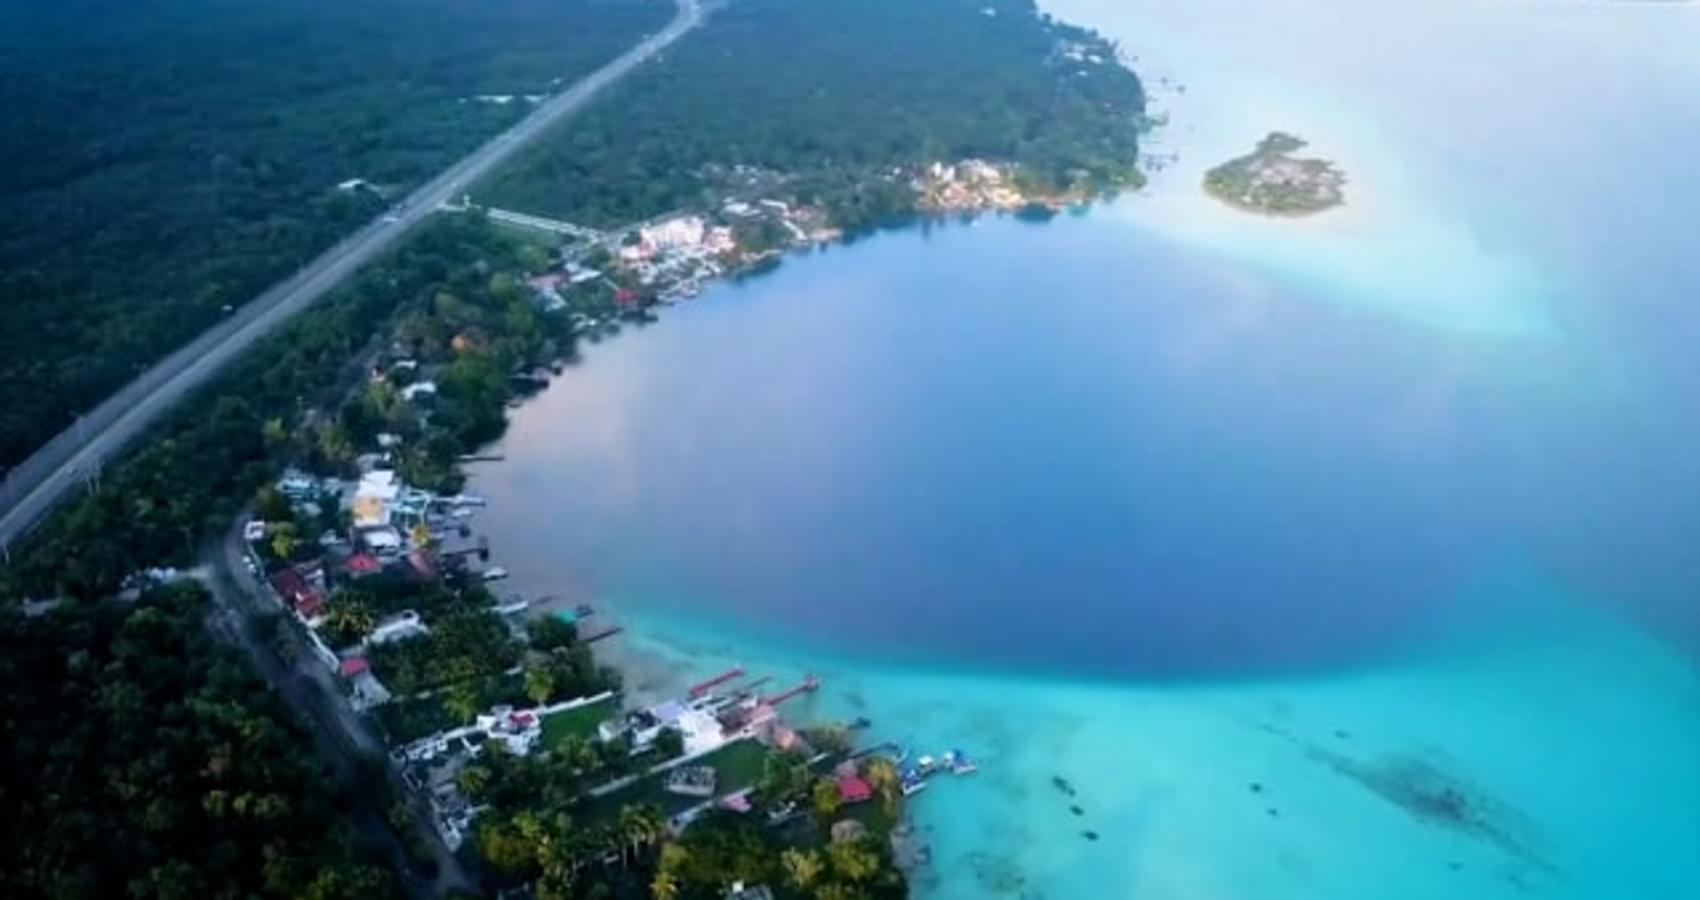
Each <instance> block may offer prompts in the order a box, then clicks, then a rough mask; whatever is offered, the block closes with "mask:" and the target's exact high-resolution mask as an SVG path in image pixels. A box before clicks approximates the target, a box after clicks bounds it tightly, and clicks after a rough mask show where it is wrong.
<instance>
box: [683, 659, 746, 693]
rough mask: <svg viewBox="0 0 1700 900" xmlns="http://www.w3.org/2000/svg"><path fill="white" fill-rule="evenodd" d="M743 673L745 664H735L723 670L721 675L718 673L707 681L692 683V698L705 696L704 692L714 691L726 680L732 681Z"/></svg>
mask: <svg viewBox="0 0 1700 900" xmlns="http://www.w3.org/2000/svg"><path fill="white" fill-rule="evenodd" d="M743 674H744V667H743V666H733V667H732V668H730V669H727V670H726V671H724V672H721V673H720V674H719V675H716V676H714V677H713V678H710V679H708V680H707V681H699V682H697V683H696V684H693V685H691V689H690V697H691V699H692V700H695V699H697V698H699V697H701V696H703V695H704V694H706V693H708V692H709V691H712V690H714V689H715V688H717V687H719V686H721V685H723V684H725V683H726V682H728V681H731V680H732V679H734V678H740V677H742V676H743Z"/></svg>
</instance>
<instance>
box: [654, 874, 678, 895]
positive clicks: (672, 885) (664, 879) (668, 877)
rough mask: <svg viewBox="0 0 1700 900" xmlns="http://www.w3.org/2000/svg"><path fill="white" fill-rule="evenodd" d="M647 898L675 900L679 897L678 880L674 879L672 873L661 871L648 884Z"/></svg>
mask: <svg viewBox="0 0 1700 900" xmlns="http://www.w3.org/2000/svg"><path fill="white" fill-rule="evenodd" d="M649 896H651V897H653V898H655V900H676V898H677V897H678V896H679V879H678V878H676V877H674V875H673V873H672V872H669V871H667V870H666V869H661V870H660V871H658V872H656V873H655V878H654V879H653V880H652V881H650V882H649Z"/></svg>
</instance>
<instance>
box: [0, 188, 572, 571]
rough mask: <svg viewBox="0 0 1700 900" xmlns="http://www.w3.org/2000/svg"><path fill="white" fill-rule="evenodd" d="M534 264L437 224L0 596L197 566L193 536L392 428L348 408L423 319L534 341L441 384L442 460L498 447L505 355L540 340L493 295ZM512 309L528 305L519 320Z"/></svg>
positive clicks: (243, 376)
mask: <svg viewBox="0 0 1700 900" xmlns="http://www.w3.org/2000/svg"><path fill="white" fill-rule="evenodd" d="M533 252H534V251H530V250H529V248H528V246H527V245H524V244H520V243H517V242H514V241H512V240H509V239H507V238H506V237H505V236H503V235H502V234H500V233H499V232H497V231H496V230H495V229H494V228H492V227H491V226H490V225H488V224H487V223H485V222H483V221H480V220H477V219H472V218H465V217H444V218H441V219H438V220H436V221H434V222H432V223H431V224H430V226H428V227H426V228H424V229H422V230H421V231H420V233H419V234H417V235H415V236H413V237H412V238H411V239H410V240H409V241H408V242H407V243H406V244H405V245H404V246H403V247H402V248H401V249H400V250H398V251H396V252H395V253H393V254H391V255H390V256H388V257H386V258H385V259H384V260H382V261H381V262H379V263H377V264H376V265H374V266H373V267H372V268H370V269H367V270H366V271H364V272H363V273H362V274H361V276H360V277H359V278H357V279H355V280H354V281H353V282H351V283H350V284H348V285H345V286H344V287H342V288H340V289H338V290H337V291H335V292H333V293H332V295H331V296H330V297H328V298H326V300H324V301H323V302H322V303H321V304H320V305H319V306H318V307H316V308H314V309H313V311H311V312H310V313H308V314H306V315H304V316H302V317H301V318H300V319H298V320H296V321H295V322H294V323H293V324H291V325H290V326H289V327H288V328H286V329H284V330H283V331H282V332H280V333H278V334H277V335H275V336H273V337H271V338H268V339H267V340H265V341H263V342H261V344H260V345H259V346H258V347H256V348H255V349H254V350H252V351H250V352H249V353H248V355H247V356H245V357H243V358H242V359H241V360H240V361H238V362H237V363H236V364H235V365H233V366H232V367H231V368H230V369H229V370H228V371H227V372H226V373H224V374H223V375H222V376H220V378H219V379H218V380H216V381H214V382H213V383H212V384H209V385H208V386H207V387H205V388H204V389H202V390H201V391H200V392H198V393H197V394H196V395H195V396H194V397H191V398H190V399H189V400H188V401H187V402H186V403H185V404H184V405H183V406H182V407H181V408H180V409H179V410H178V411H177V412H176V413H174V414H173V415H171V416H170V417H168V418H167V419H166V420H165V421H164V422H163V423H161V424H160V425H159V426H157V427H156V428H155V429H154V430H153V432H152V434H151V435H150V437H149V438H148V439H147V440H145V441H144V442H143V443H142V444H141V446H139V447H138V448H137V449H136V450H135V451H134V452H132V453H131V454H129V455H128V456H126V457H125V458H124V459H123V460H122V461H121V462H119V463H117V464H116V465H114V466H112V467H111V468H110V469H109V470H108V472H107V474H106V476H105V477H104V478H103V479H102V481H101V483H100V485H99V487H98V489H96V490H92V491H89V492H88V493H85V494H83V495H82V496H80V497H78V498H76V499H74V500H71V501H68V502H67V503H66V504H65V506H64V507H63V508H61V509H60V510H59V511H58V512H56V513H55V514H54V515H53V516H51V517H50V518H49V519H47V520H46V521H45V522H43V523H42V525H41V526H40V527H39V528H38V529H37V531H36V533H35V534H33V535H32V536H31V537H30V539H29V542H28V545H27V547H26V548H25V549H24V550H23V552H19V553H15V554H14V555H13V559H12V565H10V566H8V567H6V568H5V569H3V570H0V593H5V594H9V595H12V596H43V595H52V594H67V595H72V596H79V597H87V598H94V597H100V596H102V595H104V594H106V593H108V592H110V591H112V590H113V589H114V588H115V587H116V586H117V585H118V584H119V582H120V581H121V580H122V579H123V578H124V576H126V575H128V574H129V573H131V572H134V571H136V570H137V569H139V568H143V567H145V566H152V565H164V564H173V563H178V564H183V563H188V562H190V561H191V560H192V559H193V558H194V553H195V550H196V548H197V545H198V542H199V540H200V538H201V537H202V536H203V535H205V534H208V533H210V532H211V531H213V530H215V529H217V528H219V527H221V525H222V524H223V523H226V522H228V520H229V517H230V515H232V514H233V513H234V512H235V510H236V509H238V508H239V507H240V506H241V505H242V504H243V503H245V502H246V501H247V500H248V498H249V497H251V496H252V495H253V493H254V491H255V489H256V488H257V487H259V486H260V485H261V484H263V483H265V482H267V481H269V480H270V479H272V478H275V477H276V475H277V472H278V471H279V470H280V469H281V468H282V467H283V466H284V465H286V464H287V463H288V462H290V461H303V462H308V463H310V464H312V465H315V466H320V467H327V468H329V469H334V468H335V467H338V466H348V465H350V464H351V461H352V458H353V454H354V451H355V448H356V447H357V446H358V445H359V443H360V442H361V441H369V440H371V436H372V434H373V433H374V432H375V431H377V430H378V429H380V428H382V427H384V425H385V423H384V422H383V421H381V420H378V419H375V418H373V416H372V415H371V414H369V412H368V409H367V404H366V402H365V401H364V399H363V397H362V398H360V399H356V400H355V401H353V402H351V403H349V404H347V405H343V404H342V403H341V399H342V398H344V397H345V395H347V393H348V391H349V387H350V385H351V384H353V383H358V382H359V381H360V380H362V376H363V375H364V374H365V367H364V365H363V361H364V359H365V357H367V356H369V355H370V353H371V352H372V351H374V350H375V349H377V348H376V347H374V338H375V337H376V336H378V335H381V334H384V333H386V332H388V331H391V330H398V329H399V328H400V327H401V326H402V324H403V323H406V322H408V321H410V320H412V321H415V322H416V324H415V325H413V326H412V328H413V329H414V330H415V331H418V330H421V329H422V328H423V326H422V325H420V324H418V319H419V314H420V313H421V312H422V311H424V310H432V309H437V310H442V311H443V314H442V315H441V316H431V317H426V319H427V320H428V321H429V322H433V323H437V327H440V328H448V329H451V331H450V333H451V334H452V333H453V331H452V329H454V328H457V327H471V326H473V325H475V324H477V322H478V321H479V320H483V319H485V318H486V317H487V319H488V321H489V323H490V324H492V325H495V324H501V325H503V326H509V325H511V326H512V328H514V329H515V330H516V331H517V330H518V329H520V328H529V329H531V330H530V331H528V332H527V333H526V335H524V336H509V339H508V340H506V341H504V342H502V343H501V344H499V345H498V346H494V347H492V353H491V354H490V355H488V356H480V357H478V358H476V359H468V360H467V361H465V362H464V363H463V364H462V365H461V367H460V369H459V370H458V371H457V373H456V374H454V375H453V376H451V377H449V378H446V379H444V384H443V395H444V396H443V403H442V404H441V406H440V408H439V410H438V415H437V416H436V418H435V423H436V427H437V428H438V429H439V431H440V433H441V434H442V435H443V438H442V439H443V440H445V441H446V442H447V443H446V445H444V446H442V447H441V448H440V450H439V452H438V453H436V454H435V455H434V459H441V458H443V457H446V458H448V459H449V460H452V459H453V458H454V456H455V455H456V454H458V453H460V452H463V451H464V449H465V448H466V447H468V446H469V445H475V443H476V442H478V441H483V440H489V439H490V438H492V437H494V436H495V435H496V434H497V433H499V431H500V428H501V422H502V413H503V404H504V403H505V401H506V399H507V396H508V395H507V393H506V375H507V368H506V367H507V366H509V365H511V363H512V360H513V359H514V358H517V357H514V356H510V354H519V353H521V352H522V351H524V350H525V349H526V348H538V347H541V346H542V341H543V340H545V338H544V337H543V335H542V332H541V325H540V324H539V323H538V322H536V321H535V320H534V319H533V318H531V317H530V316H529V315H528V314H529V313H530V310H529V307H527V306H525V303H524V301H523V299H521V298H520V297H519V296H518V295H517V294H516V293H515V292H514V290H513V289H512V288H511V286H508V287H504V286H503V283H496V284H493V283H492V279H491V273H492V272H497V271H500V272H514V271H520V270H523V269H524V268H525V267H526V266H527V265H528V264H529V265H535V264H536V259H534V258H531V256H532V253H533ZM497 290H499V291H500V293H499V295H498V294H497V293H496V291H497ZM462 298H465V299H464V300H463V299H462ZM468 300H469V301H470V302H465V301H468ZM516 302H517V303H518V304H519V306H521V307H524V308H523V309H513V304H514V303H516ZM510 311H512V315H511V316H510V315H509V312H510ZM427 338H428V335H426V334H421V335H419V336H417V337H414V338H410V340H416V341H420V342H423V341H425V340H426V339H427ZM422 349H423V347H422ZM321 410H328V411H332V412H333V413H334V414H333V415H322V414H321V413H320V411H321ZM430 464H431V463H430V462H429V461H425V460H421V461H418V462H417V464H416V465H418V466H420V467H426V466H429V465H430ZM408 465H410V464H409V463H404V467H405V466H408Z"/></svg>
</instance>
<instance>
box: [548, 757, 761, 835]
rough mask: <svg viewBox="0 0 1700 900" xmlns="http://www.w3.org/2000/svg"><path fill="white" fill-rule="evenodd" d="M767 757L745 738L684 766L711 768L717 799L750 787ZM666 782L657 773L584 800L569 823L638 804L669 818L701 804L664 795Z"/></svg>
mask: <svg viewBox="0 0 1700 900" xmlns="http://www.w3.org/2000/svg"><path fill="white" fill-rule="evenodd" d="M767 754H768V750H767V748H766V747H764V746H762V745H761V743H760V742H758V741H755V740H752V739H749V738H745V739H743V740H739V741H734V742H732V743H730V744H727V745H726V746H724V747H721V748H720V749H719V750H716V751H714V752H713V753H710V754H708V755H707V756H704V757H701V758H700V759H697V760H694V761H692V762H690V763H687V764H686V765H693V766H711V767H713V768H714V771H715V772H716V773H717V774H718V775H719V776H720V778H719V781H718V783H717V785H716V787H715V789H714V795H715V796H716V797H718V796H721V795H724V794H729V793H732V792H733V791H737V790H740V789H742V788H746V787H750V786H751V785H754V784H755V783H756V780H757V779H759V778H760V777H761V772H762V766H763V764H764V763H765V762H766V760H767ZM666 779H667V773H666V772H659V773H657V774H654V775H650V776H648V777H646V778H643V779H640V780H638V781H637V782H635V783H633V784H631V785H630V786H628V787H626V788H623V789H621V790H618V791H615V792H614V793H612V794H605V795H603V796H601V797H594V798H586V799H585V800H583V801H582V802H580V803H578V804H577V805H575V806H574V807H573V809H572V817H573V820H574V821H575V822H581V823H592V822H598V821H602V820H604V819H612V818H613V817H614V816H616V815H618V814H619V811H620V807H622V806H632V805H637V804H642V803H649V804H653V805H654V806H656V807H658V808H660V810H661V811H662V813H664V814H666V815H669V816H671V815H674V814H675V813H679V812H682V811H684V810H686V809H688V808H690V807H692V806H695V805H697V804H698V803H701V802H702V798H700V797H685V796H681V795H679V794H675V793H672V792H671V791H668V790H667V788H666Z"/></svg>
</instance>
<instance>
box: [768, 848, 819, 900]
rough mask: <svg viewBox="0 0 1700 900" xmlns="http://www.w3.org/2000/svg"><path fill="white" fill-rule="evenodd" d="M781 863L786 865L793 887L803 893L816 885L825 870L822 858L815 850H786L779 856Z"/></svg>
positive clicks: (787, 875) (786, 873)
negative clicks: (823, 869)
mask: <svg viewBox="0 0 1700 900" xmlns="http://www.w3.org/2000/svg"><path fill="white" fill-rule="evenodd" d="M779 861H780V862H781V863H783V864H784V866H785V875H786V877H787V878H789V879H790V880H791V885H792V886H793V887H795V888H797V889H798V890H801V891H806V890H808V889H809V885H812V884H814V883H815V879H817V878H819V877H820V873H821V869H822V868H823V866H822V864H821V860H820V856H818V855H817V854H816V853H815V851H813V850H796V849H792V850H786V851H785V852H784V853H781V854H780V855H779Z"/></svg>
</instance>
